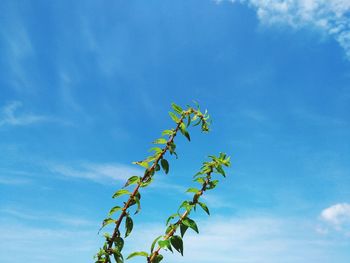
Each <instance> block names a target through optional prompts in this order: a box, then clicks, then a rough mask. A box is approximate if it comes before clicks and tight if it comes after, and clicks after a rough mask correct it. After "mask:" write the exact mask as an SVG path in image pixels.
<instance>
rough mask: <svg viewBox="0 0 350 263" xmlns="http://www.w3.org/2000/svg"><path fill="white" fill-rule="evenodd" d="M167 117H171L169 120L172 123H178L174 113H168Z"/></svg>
mask: <svg viewBox="0 0 350 263" xmlns="http://www.w3.org/2000/svg"><path fill="white" fill-rule="evenodd" d="M169 115H170V117H171V119H172V120H173V121H174V122H176V123H178V122H179V118H178V117H177V116H176V115H175V113H173V112H171V111H170V112H169Z"/></svg>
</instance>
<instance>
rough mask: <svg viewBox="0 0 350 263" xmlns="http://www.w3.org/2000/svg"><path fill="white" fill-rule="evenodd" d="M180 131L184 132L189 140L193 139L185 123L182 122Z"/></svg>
mask: <svg viewBox="0 0 350 263" xmlns="http://www.w3.org/2000/svg"><path fill="white" fill-rule="evenodd" d="M180 131H181V133H182V134H183V136H185V137H186V138H187V140H189V141H191V137H190V134H189V133H188V131H187V130H186V126H185V124H184V123H181V125H180Z"/></svg>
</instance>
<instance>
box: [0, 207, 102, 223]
mask: <svg viewBox="0 0 350 263" xmlns="http://www.w3.org/2000/svg"><path fill="white" fill-rule="evenodd" d="M0 214H1V215H2V218H5V217H10V218H15V219H19V220H25V221H27V222H29V221H35V222H45V223H47V222H53V223H55V224H57V223H59V224H61V225H67V226H72V227H77V226H80V227H82V226H98V223H97V222H91V221H90V220H87V219H85V218H81V217H76V216H72V215H66V214H60V213H54V214H52V213H48V212H45V213H44V212H40V211H29V210H26V209H14V208H2V209H0Z"/></svg>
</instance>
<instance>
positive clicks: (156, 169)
mask: <svg viewBox="0 0 350 263" xmlns="http://www.w3.org/2000/svg"><path fill="white" fill-rule="evenodd" d="M154 170H155V171H156V172H158V171H159V170H160V166H159V164H156V166H155V167H154Z"/></svg>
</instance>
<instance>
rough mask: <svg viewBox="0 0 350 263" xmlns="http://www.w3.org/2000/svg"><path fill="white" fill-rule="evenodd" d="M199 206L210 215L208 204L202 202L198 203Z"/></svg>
mask: <svg viewBox="0 0 350 263" xmlns="http://www.w3.org/2000/svg"><path fill="white" fill-rule="evenodd" d="M198 204H199V205H200V206H201V207H202V209H203V210H204V211H205V212H206V213H207V214H208V215H210V212H209V209H208V207H207V205H206V204H204V203H202V202H198Z"/></svg>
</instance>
